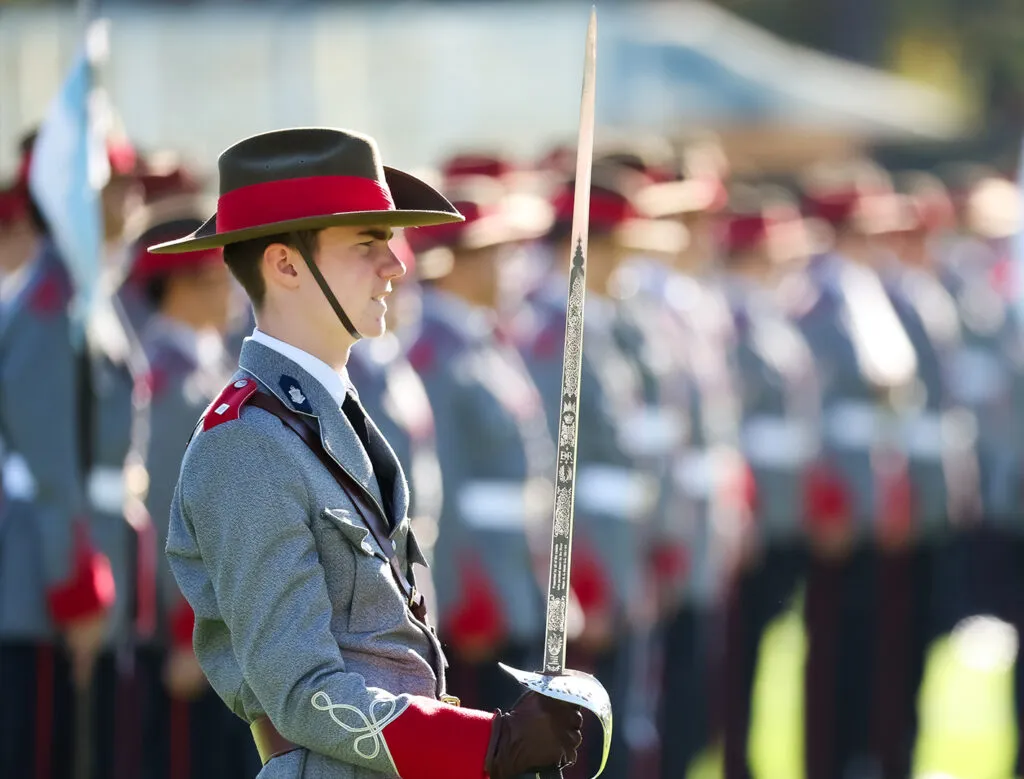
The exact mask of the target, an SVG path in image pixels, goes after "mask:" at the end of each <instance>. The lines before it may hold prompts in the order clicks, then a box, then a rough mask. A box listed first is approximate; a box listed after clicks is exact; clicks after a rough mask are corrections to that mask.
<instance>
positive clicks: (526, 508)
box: [408, 176, 554, 709]
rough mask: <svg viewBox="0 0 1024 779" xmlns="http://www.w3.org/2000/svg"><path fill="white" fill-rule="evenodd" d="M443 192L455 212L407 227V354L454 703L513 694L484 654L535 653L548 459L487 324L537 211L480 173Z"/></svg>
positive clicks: (492, 703) (487, 701)
mask: <svg viewBox="0 0 1024 779" xmlns="http://www.w3.org/2000/svg"><path fill="white" fill-rule="evenodd" d="M445 194H446V196H447V197H448V198H449V199H450V200H451V201H452V203H453V204H454V205H455V207H456V208H458V209H459V211H460V212H461V213H462V214H463V215H464V216H465V217H466V221H465V222H460V223H455V224H450V225H438V226H436V227H428V228H420V229H418V230H416V231H411V232H410V235H409V240H410V242H411V246H412V248H413V250H414V251H415V253H416V272H417V275H418V277H419V279H420V281H421V283H422V285H423V290H422V300H421V307H422V310H421V315H420V321H419V326H418V330H417V332H416V335H415V338H411V339H410V340H411V345H410V347H409V350H408V357H409V361H410V362H411V364H412V366H413V367H414V368H415V369H416V372H417V373H418V374H419V376H420V378H421V379H422V381H423V385H424V386H425V387H426V391H427V395H428V397H429V398H430V405H431V407H432V409H433V414H434V420H435V422H436V430H437V452H438V458H439V460H440V465H441V477H442V484H443V497H444V500H443V504H442V509H441V518H440V523H439V526H438V534H437V542H436V546H435V549H434V583H435V586H436V589H437V599H438V604H439V612H438V626H439V632H440V635H441V638H442V641H444V642H445V644H446V646H447V647H448V648H447V654H448V659H449V663H450V671H449V673H450V674H451V679H452V685H453V687H454V688H457V689H458V690H460V696H463V701H464V703H465V704H466V705H468V706H471V707H475V708H483V709H493V708H495V707H497V706H502V707H507V706H510V705H511V704H512V702H513V701H514V700H515V698H516V697H517V695H518V690H517V688H518V684H517V683H516V682H515V681H514V680H513V679H512V678H511V677H509V676H508V675H507V674H505V673H504V672H503V671H502V670H501V669H500V668H498V666H497V661H498V660H501V661H503V662H505V663H508V664H510V665H512V666H513V667H533V666H534V665H536V664H537V662H538V660H537V658H536V657H534V653H535V652H536V651H537V649H538V648H539V647H540V645H541V643H542V642H541V638H542V635H543V628H544V612H543V598H542V593H541V587H540V584H541V583H540V575H539V574H540V571H542V570H546V565H545V564H544V561H545V560H546V556H547V549H545V548H544V542H545V540H546V538H547V537H548V536H547V533H546V532H545V524H546V520H547V518H548V516H549V513H550V486H549V485H550V480H551V478H552V475H553V473H554V445H553V442H552V438H551V436H550V435H549V434H548V430H547V427H546V424H545V418H544V409H543V407H542V405H541V402H540V396H539V395H538V393H537V390H536V388H535V387H534V385H533V382H532V381H531V380H530V377H529V374H528V373H527V372H526V369H525V366H524V365H523V364H522V361H521V358H520V357H519V355H518V353H517V352H516V351H515V349H514V347H513V346H512V345H511V344H510V343H509V342H508V340H507V338H506V337H505V336H504V334H503V333H502V332H501V331H500V330H499V329H498V327H497V325H498V322H497V314H496V309H497V306H498V304H499V299H498V296H499V292H500V287H499V274H500V271H501V265H502V259H503V258H504V257H505V256H506V255H507V253H508V252H509V251H510V250H512V249H513V248H514V246H515V244H516V243H517V242H520V241H524V240H529V239H531V238H535V237H537V236H538V235H539V234H541V232H543V230H544V229H545V228H546V226H547V223H548V221H549V216H548V214H547V211H546V209H544V208H543V207H537V204H536V203H533V204H532V206H533V207H524V202H523V201H511V200H509V199H508V198H507V197H506V196H505V193H504V191H503V188H502V187H501V186H500V185H498V184H497V183H496V182H495V181H493V180H492V179H490V178H486V177H481V176H472V177H469V176H464V177H460V178H459V179H457V180H452V179H450V180H449V181H448V185H447V189H446V190H445ZM529 205H530V204H527V206H529ZM541 205H543V204H541Z"/></svg>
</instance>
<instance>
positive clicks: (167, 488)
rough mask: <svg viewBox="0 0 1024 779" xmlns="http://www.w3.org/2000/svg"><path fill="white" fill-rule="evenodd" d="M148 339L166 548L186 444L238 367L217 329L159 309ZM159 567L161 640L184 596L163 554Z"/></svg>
mask: <svg viewBox="0 0 1024 779" xmlns="http://www.w3.org/2000/svg"><path fill="white" fill-rule="evenodd" d="M142 345H143V348H144V349H145V352H146V357H147V359H148V360H149V370H150V373H149V381H148V383H149V391H150V396H151V400H150V436H149V448H148V452H147V455H146V469H147V471H148V472H149V491H148V494H147V497H146V508H147V509H148V510H149V514H150V516H151V517H152V520H153V523H154V525H155V528H156V536H157V541H156V542H157V545H158V548H159V549H160V550H163V548H164V546H165V545H166V542H167V528H168V522H169V521H170V516H171V504H172V502H173V497H174V487H175V484H177V481H178V474H179V472H180V470H181V460H182V457H183V456H184V454H185V448H186V446H187V445H188V441H189V438H190V437H191V436H192V431H193V430H194V429H195V426H196V421H197V420H198V419H199V417H200V415H201V414H202V413H203V410H204V409H205V408H206V407H207V406H208V405H209V404H210V403H211V402H212V401H213V399H214V398H215V397H216V396H217V393H218V392H220V390H221V388H222V387H223V386H224V382H225V381H227V379H228V377H230V376H231V374H232V372H233V368H232V367H231V365H230V362H229V359H228V357H227V354H226V352H225V351H224V348H223V345H222V342H221V341H220V339H219V338H218V336H217V335H216V334H213V333H210V334H202V335H201V334H199V333H196V332H195V331H193V330H191V329H190V328H188V327H186V326H185V325H182V324H180V323H177V322H174V321H172V320H170V319H167V318H165V317H163V316H160V315H159V314H157V315H154V316H153V317H152V318H151V319H150V320H149V322H147V323H146V326H145V329H144V330H143V331H142ZM157 570H158V572H159V574H158V577H157V596H158V597H157V604H158V620H157V624H158V626H159V629H160V633H159V636H160V638H161V640H162V641H167V640H169V639H170V638H171V636H170V635H169V630H170V627H169V620H170V619H171V618H172V615H173V613H174V612H175V610H176V609H177V608H178V607H179V606H180V605H181V604H182V598H181V593H180V592H179V591H178V585H177V583H176V582H175V580H174V576H173V575H172V573H171V570H170V566H169V564H168V562H167V558H166V556H165V555H163V554H160V555H159V560H158V565H157Z"/></svg>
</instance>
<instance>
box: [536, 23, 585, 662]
mask: <svg viewBox="0 0 1024 779" xmlns="http://www.w3.org/2000/svg"><path fill="white" fill-rule="evenodd" d="M596 58H597V10H596V9H593V8H592V9H591V12H590V23H589V25H588V26H587V44H586V56H585V57H584V61H583V95H582V98H581V100H580V126H579V135H578V140H577V146H576V191H575V200H574V202H573V214H572V256H571V257H570V260H569V298H568V301H567V302H566V310H565V354H564V356H563V358H562V394H561V407H560V414H559V418H558V462H557V465H556V471H555V505H554V516H553V518H552V523H551V561H550V563H549V568H548V600H547V615H546V620H545V628H544V673H546V674H561V673H562V672H563V671H564V670H565V644H566V605H567V604H568V602H569V574H570V571H571V570H572V535H573V522H574V502H575V497H576V441H577V435H578V430H579V388H580V372H581V369H582V365H583V304H584V300H585V298H586V270H587V235H588V231H589V227H590V175H591V163H592V160H593V155H594V94H595V93H594V79H595V75H596Z"/></svg>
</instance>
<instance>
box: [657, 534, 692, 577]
mask: <svg viewBox="0 0 1024 779" xmlns="http://www.w3.org/2000/svg"><path fill="white" fill-rule="evenodd" d="M689 567H690V558H689V555H688V554H687V551H686V547H685V546H682V545H678V544H674V545H669V544H665V545H662V546H659V547H658V548H656V549H654V550H653V551H652V552H651V570H652V571H653V573H654V578H655V580H656V581H658V582H661V583H663V584H664V583H669V582H676V581H680V580H681V579H682V578H683V577H684V576H686V572H687V571H688V570H689Z"/></svg>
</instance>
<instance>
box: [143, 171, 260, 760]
mask: <svg viewBox="0 0 1024 779" xmlns="http://www.w3.org/2000/svg"><path fill="white" fill-rule="evenodd" d="M214 209H215V206H214V205H213V204H212V203H209V202H206V201H205V200H204V199H202V198H199V197H198V196H196V195H192V194H188V193H187V192H182V191H177V192H174V191H173V190H172V191H165V194H162V195H161V196H160V197H158V198H157V199H156V200H154V201H152V202H151V203H150V204H149V205H147V206H146V207H145V208H144V209H143V210H142V211H141V212H140V213H139V214H137V215H136V218H135V219H134V220H133V223H132V228H133V233H134V235H133V240H132V242H131V245H130V249H131V254H130V257H131V260H130V273H129V277H128V280H127V283H129V284H131V285H133V286H134V287H135V289H136V290H137V291H138V293H139V295H140V300H141V301H142V302H143V303H144V304H145V307H146V310H149V311H151V312H152V314H151V315H150V316H149V318H148V319H147V320H146V321H145V322H144V323H143V329H142V332H141V339H142V345H143V347H144V349H145V353H146V357H147V359H148V363H149V372H148V374H147V376H146V377H145V381H144V382H143V383H142V387H141V388H140V393H142V394H144V395H145V396H146V397H147V398H148V402H149V409H150V413H149V431H148V445H147V450H146V460H145V463H146V469H147V471H148V476H149V490H148V494H147V497H146V507H147V509H148V511H149V515H150V516H151V517H152V521H153V523H154V527H155V533H154V534H153V536H154V537H153V538H151V539H149V540H148V544H149V545H148V547H147V548H146V549H145V550H144V551H140V560H144V559H152V560H153V561H154V563H155V570H153V571H151V572H150V573H149V577H150V578H149V581H150V582H151V586H152V587H153V588H154V590H155V593H154V594H155V613H154V615H153V619H154V628H155V633H154V635H153V636H152V638H151V640H150V641H147V642H146V644H145V645H144V646H143V647H142V651H141V652H140V659H139V663H140V666H141V667H142V669H143V673H144V674H145V680H146V684H147V687H146V693H145V697H144V700H145V702H146V705H145V717H144V719H143V722H142V723H140V725H139V727H140V729H142V730H143V732H144V734H145V739H146V749H145V750H144V752H143V755H144V760H145V766H144V770H145V775H146V776H151V777H154V779H160V778H165V779H179V777H180V778H181V779H185V778H186V777H195V779H203V778H204V777H237V779H242V777H248V776H253V775H255V773H258V772H259V768H260V762H259V757H258V755H257V754H256V749H255V747H254V745H253V742H252V738H251V736H250V734H249V729H248V728H247V727H246V724H245V723H244V722H243V721H242V720H241V719H239V718H238V717H237V716H235V714H234V713H233V712H231V711H230V710H229V709H227V708H226V707H225V706H224V705H223V704H222V703H221V701H220V699H219V698H218V697H217V695H216V694H215V693H214V692H213V690H212V689H211V688H210V686H209V684H208V683H207V682H206V678H205V677H204V676H203V673H202V669H201V668H200V667H199V663H198V661H197V660H196V658H195V654H194V653H193V649H192V628H193V624H194V615H193V614H192V610H191V608H190V607H189V605H188V603H187V602H186V601H185V599H184V598H183V597H182V596H181V593H180V592H179V590H178V586H177V583H176V582H175V581H174V577H173V575H172V574H171V571H170V567H169V565H168V564H167V559H166V557H165V555H164V554H163V549H164V547H165V546H166V543H167V526H168V521H169V518H170V510H171V502H172V498H173V494H174V488H175V484H176V483H177V480H178V471H179V469H180V467H181V458H182V456H183V454H184V452H185V447H186V445H187V443H188V440H189V437H190V436H191V434H192V430H193V428H194V427H195V425H196V422H197V420H198V419H199V417H200V416H201V415H202V413H203V410H204V409H205V408H206V407H207V406H208V405H209V404H210V402H211V401H212V400H213V398H215V397H216V396H217V393H218V392H219V391H220V388H221V387H222V386H223V385H224V382H225V381H226V380H227V378H228V377H230V376H231V374H232V373H233V372H234V370H235V365H234V362H233V361H232V360H231V359H230V357H229V356H228V354H227V352H226V350H225V348H224V341H223V339H224V333H225V331H226V328H227V323H228V322H229V320H230V316H231V302H232V288H233V283H232V281H231V277H230V274H229V272H228V269H227V266H225V265H224V262H223V258H222V257H221V251H220V250H219V249H211V250H206V251H196V252H191V253H184V254H171V255H156V254H149V253H147V251H146V249H147V247H148V246H150V245H152V244H153V243H157V242H160V241H163V240H172V239H174V238H180V237H181V236H183V235H186V234H188V233H190V232H191V231H192V230H194V229H195V228H196V227H198V226H199V225H200V224H202V222H203V220H204V219H205V218H206V217H207V216H209V214H210V213H211V212H212V211H213V210H214ZM150 555H152V557H150Z"/></svg>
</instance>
